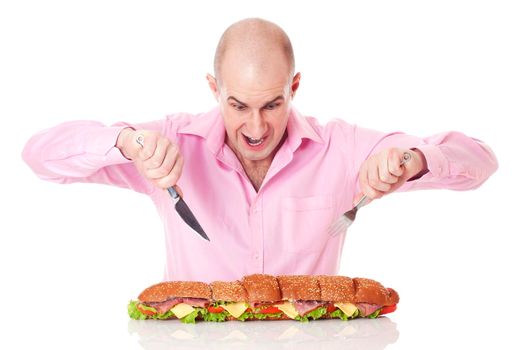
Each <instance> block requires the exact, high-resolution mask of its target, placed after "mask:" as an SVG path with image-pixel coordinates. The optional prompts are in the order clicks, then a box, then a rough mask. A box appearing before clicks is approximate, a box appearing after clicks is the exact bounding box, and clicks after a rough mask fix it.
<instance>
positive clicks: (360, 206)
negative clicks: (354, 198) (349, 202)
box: [355, 195, 371, 210]
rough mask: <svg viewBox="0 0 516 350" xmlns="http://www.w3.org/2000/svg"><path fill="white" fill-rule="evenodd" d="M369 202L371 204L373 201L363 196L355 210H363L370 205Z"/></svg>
mask: <svg viewBox="0 0 516 350" xmlns="http://www.w3.org/2000/svg"><path fill="white" fill-rule="evenodd" d="M369 202H371V199H369V197H367V196H366V195H363V196H362V198H360V200H359V201H358V203H357V205H355V209H356V210H358V209H360V208H362V207H363V206H364V205H366V204H368V203H369Z"/></svg>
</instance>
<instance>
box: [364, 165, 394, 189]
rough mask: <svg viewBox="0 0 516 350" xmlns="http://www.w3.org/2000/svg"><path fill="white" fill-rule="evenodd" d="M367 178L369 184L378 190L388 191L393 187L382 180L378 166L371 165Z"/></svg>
mask: <svg viewBox="0 0 516 350" xmlns="http://www.w3.org/2000/svg"><path fill="white" fill-rule="evenodd" d="M367 178H368V184H369V186H371V187H372V188H373V189H374V190H376V191H380V192H387V191H389V190H390V189H391V185H389V184H388V183H385V182H383V181H382V180H380V176H379V174H378V167H377V166H371V167H369V169H368V171H367Z"/></svg>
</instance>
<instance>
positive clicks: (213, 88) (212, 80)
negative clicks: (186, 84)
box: [206, 73, 220, 101]
mask: <svg viewBox="0 0 516 350" xmlns="http://www.w3.org/2000/svg"><path fill="white" fill-rule="evenodd" d="M206 80H208V85H209V87H210V90H211V92H212V93H213V96H214V97H215V99H216V100H217V101H218V100H219V95H220V91H219V88H218V86H217V79H215V77H214V76H213V75H211V74H209V73H208V74H206Z"/></svg>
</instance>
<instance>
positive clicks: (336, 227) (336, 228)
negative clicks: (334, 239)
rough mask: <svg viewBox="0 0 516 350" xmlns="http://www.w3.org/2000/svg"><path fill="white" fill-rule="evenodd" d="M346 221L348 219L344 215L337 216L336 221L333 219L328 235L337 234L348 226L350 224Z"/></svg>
mask: <svg viewBox="0 0 516 350" xmlns="http://www.w3.org/2000/svg"><path fill="white" fill-rule="evenodd" d="M348 221H349V219H348V218H346V217H345V216H344V215H342V216H341V217H339V218H338V219H337V221H335V222H334V223H333V224H332V225H331V227H330V230H329V232H330V236H336V235H337V234H339V233H341V232H342V231H343V230H344V229H345V228H346V227H348V226H349V225H350V224H351V223H350V222H348Z"/></svg>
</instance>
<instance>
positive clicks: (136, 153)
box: [116, 128, 183, 188]
mask: <svg viewBox="0 0 516 350" xmlns="http://www.w3.org/2000/svg"><path fill="white" fill-rule="evenodd" d="M139 136H143V138H144V140H145V141H144V142H143V146H141V145H140V144H139V143H138V142H137V139H138V137H139ZM116 147H118V149H120V151H121V152H122V154H123V155H124V157H126V158H127V159H130V160H132V161H133V162H134V164H135V166H136V168H137V169H138V171H139V172H140V174H142V175H143V176H144V177H146V178H147V179H149V180H150V181H151V182H153V183H154V184H155V185H156V186H158V187H160V188H167V187H171V186H174V185H175V184H176V183H177V181H178V180H179V177H180V176H181V172H182V170H183V156H182V155H181V153H180V152H179V147H178V146H177V145H176V144H175V143H173V142H171V141H170V140H169V139H168V138H166V137H165V136H163V135H161V134H160V133H159V132H156V131H149V130H134V129H131V128H126V129H123V130H122V131H121V132H120V135H119V136H118V140H117V143H116Z"/></svg>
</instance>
